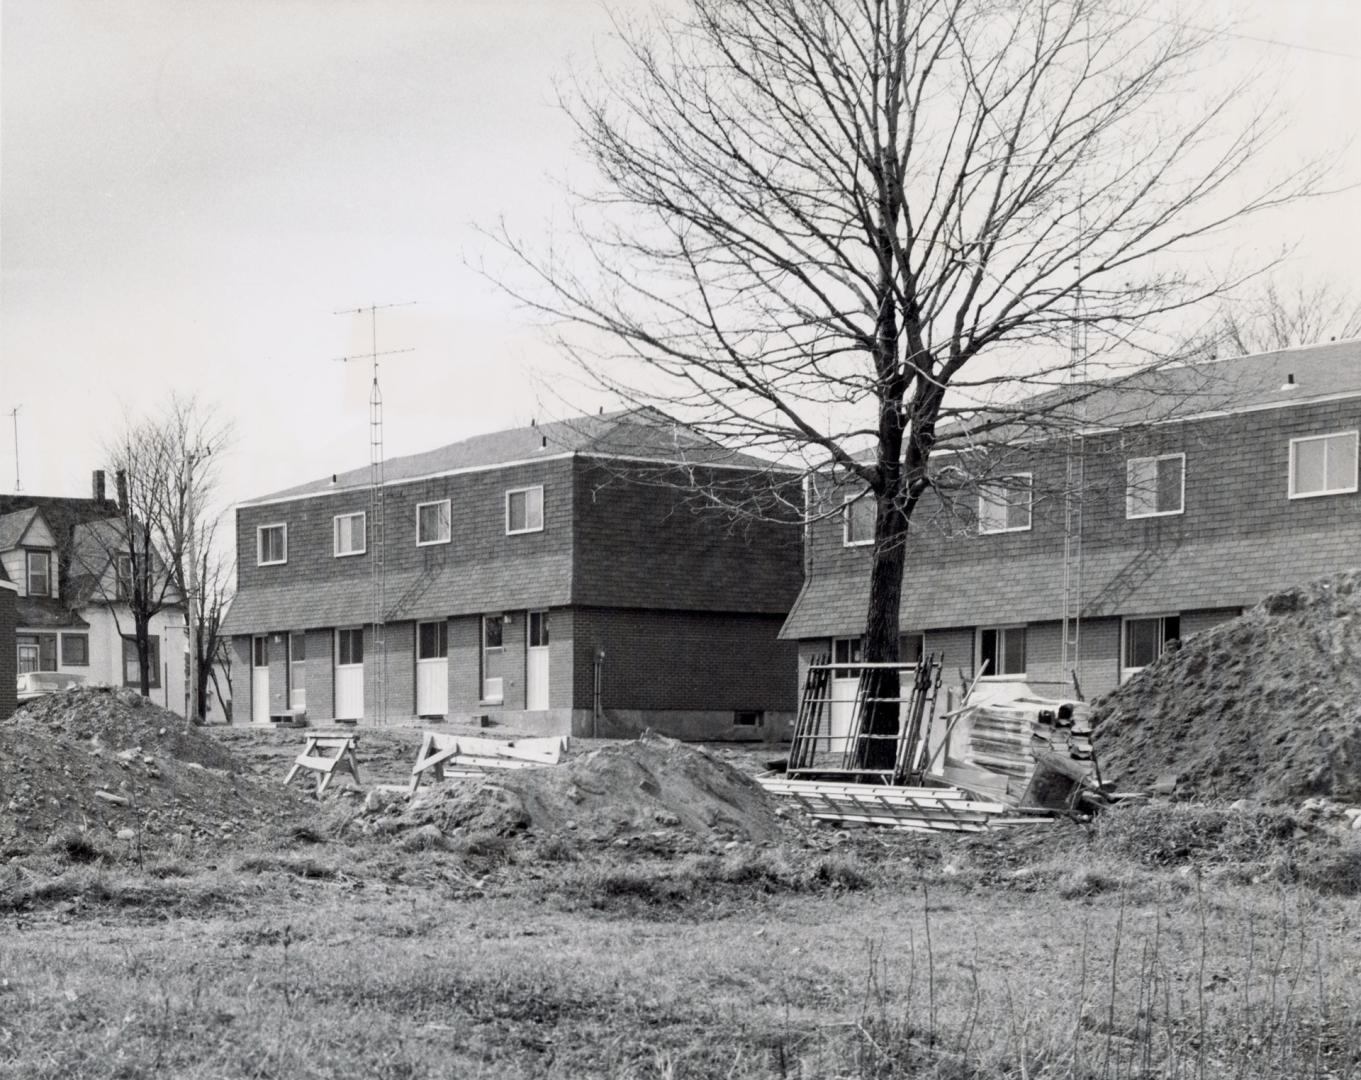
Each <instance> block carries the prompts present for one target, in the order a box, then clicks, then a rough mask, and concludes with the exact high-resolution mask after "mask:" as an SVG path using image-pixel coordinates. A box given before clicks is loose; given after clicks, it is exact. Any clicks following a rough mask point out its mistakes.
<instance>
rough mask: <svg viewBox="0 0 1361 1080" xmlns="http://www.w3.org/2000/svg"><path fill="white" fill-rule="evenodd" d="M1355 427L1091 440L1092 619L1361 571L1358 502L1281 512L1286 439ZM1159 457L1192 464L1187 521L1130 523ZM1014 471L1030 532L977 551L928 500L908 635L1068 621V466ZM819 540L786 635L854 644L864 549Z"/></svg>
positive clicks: (914, 565)
mask: <svg viewBox="0 0 1361 1080" xmlns="http://www.w3.org/2000/svg"><path fill="white" fill-rule="evenodd" d="M1358 428H1361V399H1357V398H1353V399H1348V400H1343V401H1335V402H1325V403H1317V404H1310V405H1301V406H1296V407H1291V408H1278V409H1270V410H1264V411H1260V412H1254V413H1248V414H1241V415H1232V416H1222V417H1214V418H1210V419H1206V420H1200V421H1195V422H1186V423H1178V424H1167V425H1163V426H1160V427H1158V428H1154V429H1150V430H1148V431H1144V432H1136V433H1125V434H1124V435H1111V436H1102V437H1095V438H1092V439H1090V440H1088V453H1087V470H1086V471H1087V479H1088V488H1087V495H1086V500H1085V505H1084V520H1083V536H1082V539H1083V551H1084V569H1083V599H1084V615H1086V616H1089V617H1094V616H1098V615H1131V614H1141V613H1148V614H1151V613H1157V612H1164V611H1177V610H1179V609H1183V608H1192V609H1196V610H1201V609H1206V610H1208V609H1214V608H1220V607H1242V606H1250V605H1251V604H1253V603H1255V602H1256V600H1257V599H1259V598H1260V596H1261V595H1262V593H1263V592H1266V591H1268V590H1270V589H1272V588H1276V587H1280V586H1282V585H1288V584H1290V583H1292V582H1294V581H1298V580H1302V579H1305V578H1308V577H1311V576H1316V575H1318V574H1324V573H1329V572H1333V571H1338V570H1343V569H1346V568H1348V567H1351V566H1355V565H1357V564H1358V563H1361V494H1355V493H1353V494H1347V495H1329V496H1323V497H1319V498H1307V499H1294V500H1292V499H1289V498H1288V497H1287V495H1288V468H1289V456H1290V440H1291V439H1292V438H1298V437H1301V436H1307V435H1319V434H1326V433H1330V432H1336V431H1347V430H1355V429H1358ZM1165 453H1184V454H1185V455H1186V488H1185V510H1184V512H1183V513H1182V514H1179V515H1175V516H1168V517H1155V518H1144V519H1135V520H1127V519H1126V517H1125V476H1126V462H1127V461H1128V459H1129V458H1132V457H1144V456H1151V455H1155V454H1165ZM1010 467H1011V468H1013V469H1015V470H1016V471H1033V472H1034V474H1035V486H1036V505H1035V509H1034V518H1033V526H1032V528H1031V529H1030V530H1028V531H1024V532H1015V533H1003V534H996V535H984V536H980V535H978V534H977V532H976V530H975V529H973V528H972V526H970V525H967V524H966V523H964V522H962V521H961V520H960V519H959V518H958V517H953V518H952V517H950V516H949V515H946V514H944V512H943V511H942V510H941V507H940V506H939V504H938V503H936V502H934V501H932V500H929V499H928V500H924V501H923V503H922V505H921V506H920V507H919V509H918V510H917V512H916V514H915V516H914V519H913V528H914V536H913V538H912V540H911V541H910V544H909V549H908V567H907V579H906V581H905V583H904V590H903V592H904V595H903V619H904V622H905V624H909V625H910V624H912V623H918V624H920V623H926V624H927V625H969V624H975V623H977V622H978V621H997V620H1003V621H1005V620H1006V619H1007V618H1008V617H1009V616H1010V617H1011V618H1012V619H1013V620H1014V619H1018V618H1019V619H1020V620H1022V621H1035V620H1038V619H1043V618H1046V617H1053V616H1056V615H1058V614H1060V608H1061V605H1062V563H1063V534H1064V526H1063V507H1062V497H1061V489H1062V487H1063V479H1064V472H1063V469H1064V461H1063V457H1062V455H1061V454H1058V453H1056V452H1050V453H1044V452H1036V453H1034V454H1033V455H1032V456H1031V458H1030V459H1029V460H1022V459H1020V458H1019V457H1017V458H1016V459H1015V460H1013V461H1012V462H1011V463H1010ZM829 505H830V502H829ZM811 534H812V535H811V540H810V561H811V571H810V574H809V579H808V581H807V582H806V583H805V588H804V593H803V598H802V599H801V600H800V602H799V603H798V604H797V605H796V609H795V612H794V614H793V615H791V618H790V623H789V625H788V626H787V627H786V631H785V632H786V634H787V635H789V636H792V637H804V636H814V635H816V634H819V633H852V632H856V633H858V632H859V629H860V628H861V627H863V625H864V610H863V609H864V604H865V602H866V600H867V597H868V580H869V565H870V549H869V548H868V547H849V548H848V547H845V546H844V545H843V542H842V540H843V538H842V526H841V521H840V519H839V517H834V518H833V519H831V520H828V521H823V522H819V523H818V524H816V525H815V526H814V527H813V529H812V530H811Z"/></svg>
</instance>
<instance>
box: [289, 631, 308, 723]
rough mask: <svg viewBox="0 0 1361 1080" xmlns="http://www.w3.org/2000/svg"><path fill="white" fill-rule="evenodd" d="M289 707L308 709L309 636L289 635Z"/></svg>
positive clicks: (298, 633) (300, 634)
mask: <svg viewBox="0 0 1361 1080" xmlns="http://www.w3.org/2000/svg"><path fill="white" fill-rule="evenodd" d="M288 707H289V708H290V709H305V708H307V635H306V634H305V633H302V632H296V633H292V634H289V635H288Z"/></svg>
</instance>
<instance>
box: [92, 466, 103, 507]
mask: <svg viewBox="0 0 1361 1080" xmlns="http://www.w3.org/2000/svg"><path fill="white" fill-rule="evenodd" d="M90 495H91V497H92V498H93V499H94V501H95V502H103V501H104V470H103V469H96V470H95V475H94V490H93V491H91V492H90Z"/></svg>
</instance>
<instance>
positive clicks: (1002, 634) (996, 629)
mask: <svg viewBox="0 0 1361 1080" xmlns="http://www.w3.org/2000/svg"><path fill="white" fill-rule="evenodd" d="M978 662H979V665H980V666H981V665H982V664H984V663H986V664H987V665H988V666H987V668H986V669H985V670H984V671H983V674H984V676H985V677H988V676H996V675H1024V674H1025V627H1024V626H988V627H984V628H982V629H980V630H979V631H978Z"/></svg>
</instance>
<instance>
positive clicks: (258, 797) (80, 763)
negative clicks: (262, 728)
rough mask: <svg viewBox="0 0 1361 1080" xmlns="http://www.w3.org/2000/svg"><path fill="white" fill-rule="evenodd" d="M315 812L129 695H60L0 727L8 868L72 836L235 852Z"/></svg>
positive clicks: (199, 732) (2, 830)
mask: <svg viewBox="0 0 1361 1080" xmlns="http://www.w3.org/2000/svg"><path fill="white" fill-rule="evenodd" d="M310 810H311V807H310V806H309V804H308V803H307V801H306V800H305V799H304V798H302V797H301V796H300V795H299V794H297V793H294V792H289V791H285V790H284V789H283V788H282V787H281V786H280V785H277V784H273V785H271V784H266V783H261V782H259V781H255V780H251V779H249V778H246V777H244V776H242V775H241V774H240V772H239V770H238V769H237V767H236V763H235V761H234V759H233V757H232V755H231V753H230V752H229V751H227V750H226V749H225V748H224V747H222V746H221V745H219V744H218V743H217V742H216V741H215V740H214V739H213V737H212V736H211V735H210V734H208V733H207V732H206V731H204V730H203V729H199V728H195V727H193V726H191V725H189V724H187V723H186V722H185V721H184V720H183V719H182V718H181V717H179V716H177V715H175V714H174V713H172V712H168V711H167V710H165V709H162V708H160V707H159V706H157V705H155V704H153V703H152V702H150V701H148V700H146V699H145V698H143V697H141V696H140V695H139V694H136V693H134V692H132V691H129V690H123V689H103V688H93V687H85V688H81V689H77V690H71V691H67V692H64V693H60V694H53V695H50V696H48V697H46V698H42V699H39V700H38V701H35V702H31V703H29V704H28V705H26V706H24V708H22V709H20V710H19V711H18V712H17V713H16V714H15V716H14V718H13V719H12V720H10V721H8V722H6V723H4V724H0V856H3V855H14V854H22V853H24V852H27V851H30V850H33V849H34V848H35V847H38V846H41V845H42V844H44V843H46V842H48V841H49V840H50V839H52V838H53V837H56V836H58V835H59V834H62V833H65V832H70V831H76V832H82V833H88V834H93V835H94V837H95V838H98V837H100V836H103V837H105V838H106V839H113V840H117V841H124V842H128V843H138V844H141V845H142V846H143V847H161V846H164V845H165V844H168V843H176V842H179V843H195V842H202V841H205V840H214V841H216V840H227V839H231V838H233V837H234V836H237V835H239V834H243V833H249V832H253V831H255V830H257V829H259V828H262V827H265V826H272V825H276V824H279V823H281V822H282V821H284V820H286V819H290V818H292V817H294V816H295V815H299V814H305V813H308V812H310Z"/></svg>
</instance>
